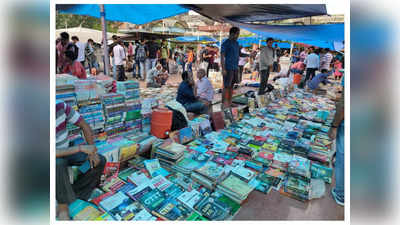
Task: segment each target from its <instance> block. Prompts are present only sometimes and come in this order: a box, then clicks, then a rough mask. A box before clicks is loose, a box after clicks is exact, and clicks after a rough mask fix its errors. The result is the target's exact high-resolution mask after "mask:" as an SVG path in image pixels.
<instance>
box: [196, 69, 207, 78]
mask: <svg viewBox="0 0 400 225" xmlns="http://www.w3.org/2000/svg"><path fill="white" fill-rule="evenodd" d="M205 76H206V71H205V70H204V69H202V68H200V69H198V70H197V78H198V79H199V80H201V78H203V77H205Z"/></svg>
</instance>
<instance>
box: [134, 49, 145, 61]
mask: <svg viewBox="0 0 400 225" xmlns="http://www.w3.org/2000/svg"><path fill="white" fill-rule="evenodd" d="M145 59H146V50H145V49H144V46H143V45H140V46H139V47H137V50H136V60H139V61H140V62H144V61H145Z"/></svg>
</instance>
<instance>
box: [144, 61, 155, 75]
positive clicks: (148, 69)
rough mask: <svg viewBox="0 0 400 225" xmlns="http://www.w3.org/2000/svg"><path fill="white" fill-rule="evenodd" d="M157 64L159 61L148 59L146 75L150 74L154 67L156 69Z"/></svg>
mask: <svg viewBox="0 0 400 225" xmlns="http://www.w3.org/2000/svg"><path fill="white" fill-rule="evenodd" d="M156 64H157V59H156V58H154V59H151V58H148V59H146V73H147V72H149V71H150V70H151V69H153V68H154V67H156Z"/></svg>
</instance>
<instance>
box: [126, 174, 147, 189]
mask: <svg viewBox="0 0 400 225" xmlns="http://www.w3.org/2000/svg"><path fill="white" fill-rule="evenodd" d="M127 180H128V181H129V182H131V183H133V184H135V185H137V186H140V185H142V184H145V183H148V182H149V181H150V178H149V177H147V176H146V174H145V173H143V172H142V171H136V172H134V173H132V174H131V175H129V177H128V178H127Z"/></svg>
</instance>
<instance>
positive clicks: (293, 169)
mask: <svg viewBox="0 0 400 225" xmlns="http://www.w3.org/2000/svg"><path fill="white" fill-rule="evenodd" d="M310 167H311V164H310V160H308V159H306V158H303V157H301V156H297V155H293V157H292V160H291V161H290V162H289V166H288V173H289V175H291V176H294V177H297V176H300V178H303V179H305V180H310V179H311V169H310Z"/></svg>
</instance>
